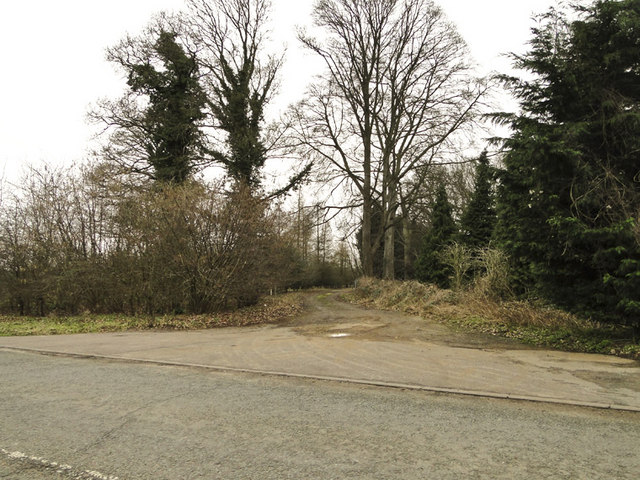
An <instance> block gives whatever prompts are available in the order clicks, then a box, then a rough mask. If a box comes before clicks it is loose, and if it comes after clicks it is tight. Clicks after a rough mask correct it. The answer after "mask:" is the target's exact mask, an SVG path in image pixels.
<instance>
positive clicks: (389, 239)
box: [382, 211, 396, 280]
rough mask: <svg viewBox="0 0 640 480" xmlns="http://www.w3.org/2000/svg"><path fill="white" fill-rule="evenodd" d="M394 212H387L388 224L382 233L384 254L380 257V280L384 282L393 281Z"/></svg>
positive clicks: (394, 256)
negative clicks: (382, 279)
mask: <svg viewBox="0 0 640 480" xmlns="http://www.w3.org/2000/svg"><path fill="white" fill-rule="evenodd" d="M394 220H395V212H393V211H391V212H389V224H390V225H391V226H388V227H387V229H386V230H385V232H384V253H383V257H382V278H384V279H385V280H393V279H395V263H396V262H395V258H396V255H395V240H396V229H395V227H394V226H393V221H394Z"/></svg>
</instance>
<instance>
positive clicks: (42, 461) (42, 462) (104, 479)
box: [0, 448, 118, 480]
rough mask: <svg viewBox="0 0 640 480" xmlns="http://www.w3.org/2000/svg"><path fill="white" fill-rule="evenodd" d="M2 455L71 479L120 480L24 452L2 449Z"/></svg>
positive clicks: (0, 450)
mask: <svg viewBox="0 0 640 480" xmlns="http://www.w3.org/2000/svg"><path fill="white" fill-rule="evenodd" d="M0 453H1V454H2V455H5V456H6V457H7V458H9V459H11V460H18V461H21V462H27V463H30V464H32V465H36V466H40V467H42V468H46V469H51V470H55V471H56V473H63V474H65V475H68V476H69V477H70V478H73V479H77V480H118V477H114V476H112V475H104V474H102V473H100V472H96V471H93V470H84V471H77V470H75V469H74V468H73V467H72V466H71V465H65V464H60V463H57V462H52V461H50V460H47V459H46V458H42V457H34V456H31V455H27V454H26V453H22V452H10V451H8V450H5V449H4V448H0Z"/></svg>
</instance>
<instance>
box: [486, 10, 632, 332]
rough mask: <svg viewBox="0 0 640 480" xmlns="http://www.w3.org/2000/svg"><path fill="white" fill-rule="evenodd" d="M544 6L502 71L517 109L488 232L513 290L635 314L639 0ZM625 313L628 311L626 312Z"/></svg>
mask: <svg viewBox="0 0 640 480" xmlns="http://www.w3.org/2000/svg"><path fill="white" fill-rule="evenodd" d="M578 13H579V16H578V20H576V21H573V22H570V21H568V20H567V16H566V15H564V14H562V13H560V12H557V11H555V10H551V11H550V12H549V13H547V14H546V15H543V16H542V17H541V18H540V26H539V27H538V28H536V29H533V39H532V41H531V42H530V45H531V50H530V52H529V53H527V54H526V55H524V56H522V57H517V58H516V65H517V66H518V67H519V68H521V69H524V70H526V71H528V72H529V73H531V74H533V76H534V78H533V80H529V81H524V80H520V79H516V78H505V81H506V82H507V83H508V84H509V85H510V86H511V87H512V90H513V92H514V93H515V94H516V96H517V97H518V98H519V99H520V104H521V108H522V112H523V113H522V114H521V115H519V116H499V118H501V119H502V120H505V121H506V123H509V124H510V125H511V127H512V129H513V130H514V134H513V136H512V137H511V138H510V139H509V140H507V142H506V146H507V148H508V153H507V155H506V158H505V162H504V163H505V168H504V170H503V171H502V172H501V174H500V188H499V202H498V214H499V222H498V227H497V234H498V238H499V240H500V243H501V245H502V247H503V248H505V249H506V250H507V251H508V253H509V254H510V255H511V257H512V259H513V260H514V263H515V265H516V267H517V269H516V272H517V278H518V280H519V284H520V287H521V289H522V290H524V289H532V290H533V291H535V292H537V293H539V294H542V295H544V296H546V297H547V298H550V299H551V300H553V301H555V302H556V303H558V304H562V305H565V306H567V307H569V308H572V309H575V310H579V311H582V312H588V313H591V314H594V313H596V312H600V313H604V314H605V315H608V316H609V318H612V317H611V315H612V314H613V313H614V311H616V310H617V313H618V315H620V317H618V318H625V319H627V320H628V321H630V322H632V323H634V322H635V323H636V325H637V324H638V318H639V317H640V289H638V288H636V287H637V286H638V285H636V283H637V280H636V278H638V277H639V276H640V268H638V266H640V263H639V259H640V246H639V243H638V238H639V237H638V235H637V234H636V235H634V232H636V233H637V232H638V223H637V212H638V211H640V187H639V184H638V182H637V181H636V180H637V178H638V176H639V174H640V70H639V69H638V65H639V64H640V49H638V46H637V41H638V38H640V3H639V2H637V1H636V0H623V1H611V0H602V1H596V2H595V3H594V4H593V5H591V6H588V7H581V8H578ZM634 319H635V320H634Z"/></svg>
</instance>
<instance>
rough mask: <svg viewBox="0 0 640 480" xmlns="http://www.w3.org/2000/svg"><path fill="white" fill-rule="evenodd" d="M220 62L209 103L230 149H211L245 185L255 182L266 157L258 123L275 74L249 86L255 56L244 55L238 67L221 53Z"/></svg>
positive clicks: (259, 123)
mask: <svg viewBox="0 0 640 480" xmlns="http://www.w3.org/2000/svg"><path fill="white" fill-rule="evenodd" d="M253 53H254V54H255V52H253ZM220 63H221V65H220V72H221V74H220V75H218V79H217V80H218V82H219V85H216V86H215V87H213V95H212V96H211V98H210V100H209V107H210V109H211V112H212V114H213V116H214V117H215V118H216V119H217V120H218V122H219V127H220V129H221V130H223V131H224V132H226V133H227V135H228V137H227V144H228V147H229V152H228V153H227V154H223V153H221V152H219V151H212V152H211V153H212V155H213V157H214V158H215V159H216V160H218V161H219V162H220V163H222V164H223V165H224V166H225V168H226V169H227V172H228V173H229V176H230V177H231V178H233V179H234V180H236V181H238V182H240V183H242V184H244V185H249V186H257V185H258V184H259V183H260V179H259V172H260V169H261V168H262V167H263V166H264V164H265V161H266V149H265V147H264V144H263V143H262V139H261V131H262V128H261V127H262V125H261V124H262V120H263V114H264V107H265V104H266V101H267V94H268V93H269V92H270V90H271V85H272V82H273V80H274V77H273V76H272V77H271V78H269V79H268V83H267V84H266V85H265V86H264V87H263V89H262V91H256V90H252V88H251V82H252V78H253V77H254V76H255V75H256V74H257V73H256V72H255V70H256V68H257V65H256V59H255V58H251V57H250V58H245V59H244V61H243V63H242V64H241V65H240V67H239V68H237V69H235V68H234V67H233V66H232V65H231V64H230V63H229V61H228V60H227V59H226V58H225V57H224V55H222V56H221V57H220Z"/></svg>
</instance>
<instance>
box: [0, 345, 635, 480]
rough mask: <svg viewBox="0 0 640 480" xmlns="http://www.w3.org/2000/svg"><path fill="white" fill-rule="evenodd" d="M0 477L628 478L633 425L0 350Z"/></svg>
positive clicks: (439, 398) (515, 407) (615, 416)
mask: <svg viewBox="0 0 640 480" xmlns="http://www.w3.org/2000/svg"><path fill="white" fill-rule="evenodd" d="M0 382H1V383H0V478H6V479H12V480H13V479H15V480H20V479H35V480H40V479H42V480H51V479H56V480H58V479H64V480H66V479H89V480H96V479H98V480H114V479H116V478H117V479H119V480H125V479H198V478H202V479H260V480H262V479H307V478H308V479H347V478H349V479H352V478H371V479H414V478H415V479H425V478H433V479H460V478H465V479H474V478H509V479H517V478H523V479H524V478H526V479H538V478H554V479H555V478H558V479H565V478H566V479H590V480H591V479H600V478H602V479H608V480H613V479H634V480H635V479H637V478H638V472H640V414H637V413H632V412H615V411H607V410H595V409H588V408H578V407H565V406H558V405H548V404H536V403H528V402H515V401H507V400H491V399H482V398H470V397H457V396H449V395H438V394H431V393H426V392H415V391H404V390H395V389H385V388H375V387H363V386H357V385H350V384H341V383H334V382H322V381H310V380H297V379H283V378H275V377H268V376H258V375H248V374H231V373H219V372H211V371H207V370H199V369H188V368H181V367H161V366H153V365H142V364H129V363H121V362H110V361H105V360H95V359H94V360H88V359H73V358H65V357H51V356H44V355H37V354H30V353H18V352H9V351H0Z"/></svg>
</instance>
